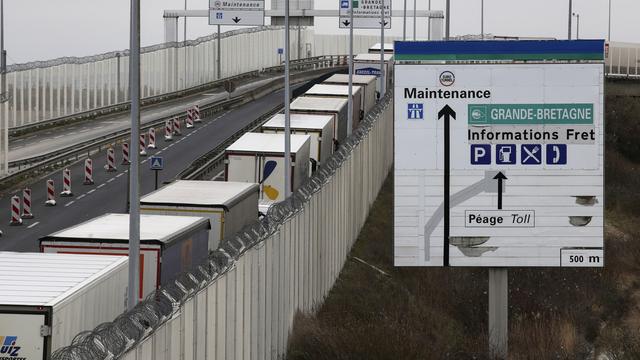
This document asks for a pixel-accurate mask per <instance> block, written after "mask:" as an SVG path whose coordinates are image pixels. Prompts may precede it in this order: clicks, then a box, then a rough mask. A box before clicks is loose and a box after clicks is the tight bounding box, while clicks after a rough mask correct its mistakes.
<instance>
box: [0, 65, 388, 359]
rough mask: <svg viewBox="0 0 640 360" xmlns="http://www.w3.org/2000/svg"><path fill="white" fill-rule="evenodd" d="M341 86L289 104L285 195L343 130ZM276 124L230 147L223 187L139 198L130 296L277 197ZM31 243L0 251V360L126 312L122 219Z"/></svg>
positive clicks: (361, 111) (151, 287)
mask: <svg viewBox="0 0 640 360" xmlns="http://www.w3.org/2000/svg"><path fill="white" fill-rule="evenodd" d="M378 65H379V64H378ZM376 79H377V77H376V76H374V75H354V76H353V84H354V86H353V95H354V106H353V128H355V127H357V125H358V124H359V122H360V121H361V120H362V119H363V118H364V116H365V115H366V113H367V112H368V111H370V110H371V108H372V107H373V105H374V104H375V103H376V101H377V96H378V95H377V93H376V88H377V86H378V85H377V83H378V81H377V80H376ZM348 81H349V79H348V75H345V74H337V75H333V76H332V77H330V78H328V79H327V80H326V81H325V83H323V84H319V85H315V86H313V87H312V88H311V89H310V90H309V91H307V92H306V93H305V94H304V95H302V96H301V97H298V98H297V99H295V100H293V101H292V103H291V116H290V128H291V133H292V135H291V165H292V169H291V180H292V181H291V188H290V190H291V191H292V192H293V191H295V190H296V189H297V188H298V187H300V185H302V184H303V183H304V182H305V181H306V180H307V178H309V177H310V176H311V175H312V174H313V173H314V172H315V171H317V170H318V169H319V168H320V167H322V166H323V164H325V162H326V161H327V159H328V158H329V157H330V156H331V154H332V153H333V152H334V151H335V150H336V149H337V148H338V147H339V145H340V143H341V142H343V141H344V139H345V138H346V137H347V136H348V133H350V131H348V124H347V122H348V113H347V112H348ZM284 122H285V118H284V114H276V115H275V116H273V117H272V118H270V119H268V120H267V121H266V122H265V123H264V124H263V126H262V127H261V129H260V130H259V131H258V132H255V133H246V134H244V135H243V136H242V137H240V138H239V139H238V140H237V141H235V142H234V143H233V144H231V145H230V146H229V147H228V148H227V149H226V150H225V153H224V159H225V176H224V178H225V181H224V182H223V181H213V180H208V181H192V180H177V181H174V182H172V183H170V184H167V185H165V186H164V187H162V188H160V189H158V190H156V191H154V192H152V193H149V194H147V195H145V196H143V197H142V198H141V199H140V208H141V218H140V239H141V243H140V247H141V249H140V288H139V289H138V297H139V299H143V298H145V297H146V296H148V295H149V294H151V293H152V292H153V291H155V290H156V289H158V288H159V287H160V286H162V285H163V284H166V283H168V282H170V281H172V280H173V279H174V278H175V276H177V275H178V274H180V273H181V272H183V271H185V270H188V269H190V268H191V267H192V266H195V265H198V264H201V263H203V262H204V261H206V258H207V255H208V253H209V252H210V251H212V250H215V249H216V248H217V247H218V246H219V245H220V243H221V242H222V241H224V239H225V238H227V237H229V236H231V235H232V234H234V233H235V232H237V231H238V230H240V229H241V228H242V227H243V226H245V225H247V224H250V223H251V222H253V221H255V220H257V219H258V218H259V217H261V216H265V215H266V214H267V212H268V210H269V208H270V206H272V205H273V204H275V203H277V202H280V201H282V200H284V199H285V194H286V191H285V185H284V171H285V166H284V165H285V164H284V156H285V155H284V154H285V151H284V134H283V133H284V125H285V124H284ZM39 241H40V243H39V245H40V251H41V252H40V253H13V252H0V279H2V281H3V286H2V287H0V348H1V349H3V351H5V352H4V353H0V358H4V357H3V356H5V357H7V356H8V357H9V358H14V357H15V358H24V359H29V360H31V359H38V360H40V359H45V360H46V359H49V358H50V356H51V354H52V352H54V351H55V350H56V349H58V348H60V347H62V346H65V345H69V344H70V343H71V342H72V340H73V338H74V336H75V335H77V334H78V333H80V332H82V331H87V330H92V329H94V328H95V327H96V326H97V325H99V324H100V323H103V322H105V321H110V320H113V319H114V318H116V317H117V316H118V315H119V314H121V313H123V312H124V311H125V310H126V294H127V281H128V277H127V276H128V275H127V274H128V270H127V269H128V265H127V264H128V260H127V256H128V252H129V214H111V213H109V214H104V215H102V216H99V217H96V218H94V219H90V220H88V221H85V222H83V223H80V224H77V225H74V226H71V227H69V228H66V229H62V230H60V231H57V232H55V233H52V234H50V235H47V236H44V237H42V238H40V239H39ZM14 354H15V356H14ZM12 356H13V357H12Z"/></svg>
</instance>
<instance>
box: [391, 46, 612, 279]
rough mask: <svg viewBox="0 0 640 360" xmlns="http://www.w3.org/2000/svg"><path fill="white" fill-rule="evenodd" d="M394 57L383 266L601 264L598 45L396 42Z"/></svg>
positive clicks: (601, 72)
mask: <svg viewBox="0 0 640 360" xmlns="http://www.w3.org/2000/svg"><path fill="white" fill-rule="evenodd" d="M395 60H396V62H395V70H394V71H395V175H394V176H395V183H394V184H395V196H394V201H395V208H394V211H395V215H394V216H395V219H394V220H395V225H394V234H395V242H394V251H395V264H396V265H397V266H443V265H445V264H446V265H451V266H486V267H521V266H532V267H535V266H539V267H542V266H544V267H552V266H563V267H565V266H566V267H600V266H603V265H604V253H603V230H604V212H603V208H604V182H603V175H604V117H603V111H604V107H603V93H604V85H603V82H604V42H603V41H600V40H579V41H451V42H448V41H436V42H396V43H395ZM447 135H448V136H447ZM447 137H448V140H447ZM447 174H448V176H447V177H446V178H445V175H447ZM446 184H448V185H449V186H448V187H445V185H446ZM447 192H448V193H449V196H448V201H445V200H446V199H445V194H446V193H447ZM447 208H448V209H449V211H447ZM447 213H449V214H448V215H449V216H448V217H447Z"/></svg>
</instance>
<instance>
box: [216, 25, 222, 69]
mask: <svg viewBox="0 0 640 360" xmlns="http://www.w3.org/2000/svg"><path fill="white" fill-rule="evenodd" d="M221 41H222V39H221V38H220V25H218V40H217V42H218V44H217V45H218V53H217V54H216V57H217V58H218V80H220V79H222V64H221V59H222V56H221V55H220V49H221V46H220V42H221Z"/></svg>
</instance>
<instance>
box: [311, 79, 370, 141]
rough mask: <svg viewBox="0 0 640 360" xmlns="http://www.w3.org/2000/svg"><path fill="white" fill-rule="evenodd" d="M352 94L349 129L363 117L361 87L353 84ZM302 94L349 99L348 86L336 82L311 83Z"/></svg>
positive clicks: (353, 127)
mask: <svg viewBox="0 0 640 360" xmlns="http://www.w3.org/2000/svg"><path fill="white" fill-rule="evenodd" d="M351 91H352V94H353V124H351V125H352V126H351V130H353V129H355V128H357V127H358V125H359V124H360V120H362V119H363V118H364V110H363V109H362V88H361V87H360V86H357V85H354V86H353V88H352V90H351ZM304 96H312V97H335V98H341V99H347V101H348V100H349V86H348V85H338V84H317V85H313V86H312V87H311V88H310V89H309V90H307V92H306V93H304Z"/></svg>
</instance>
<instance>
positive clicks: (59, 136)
mask: <svg viewBox="0 0 640 360" xmlns="http://www.w3.org/2000/svg"><path fill="white" fill-rule="evenodd" d="M63 136H64V135H58V136H54V137H53V138H54V139H60V138H61V137H63Z"/></svg>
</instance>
